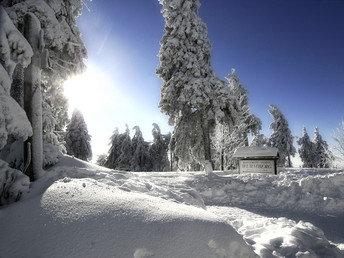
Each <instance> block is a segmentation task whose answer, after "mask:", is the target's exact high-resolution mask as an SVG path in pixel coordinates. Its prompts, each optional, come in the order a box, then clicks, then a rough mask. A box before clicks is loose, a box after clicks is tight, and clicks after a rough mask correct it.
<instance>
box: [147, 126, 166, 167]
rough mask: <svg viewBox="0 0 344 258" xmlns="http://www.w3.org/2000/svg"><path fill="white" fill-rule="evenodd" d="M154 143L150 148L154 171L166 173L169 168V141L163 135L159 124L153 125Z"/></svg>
mask: <svg viewBox="0 0 344 258" xmlns="http://www.w3.org/2000/svg"><path fill="white" fill-rule="evenodd" d="M152 134H153V143H152V145H151V146H150V148H149V153H150V157H151V161H152V165H153V166H152V170H153V171H166V170H168V168H169V161H168V155H167V152H168V144H169V142H168V140H167V139H165V138H166V136H164V135H162V134H161V131H160V127H159V125H158V124H156V123H153V130H152Z"/></svg>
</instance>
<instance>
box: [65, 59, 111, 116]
mask: <svg viewBox="0 0 344 258" xmlns="http://www.w3.org/2000/svg"><path fill="white" fill-rule="evenodd" d="M112 84H113V83H112V81H111V79H110V78H109V77H108V76H107V75H106V74H104V73H102V72H101V71H99V70H97V69H96V68H95V67H93V66H88V67H87V69H86V70H85V71H84V72H83V73H82V74H78V75H74V76H72V77H70V78H69V79H68V80H66V81H65V83H64V95H65V96H66V97H67V99H68V104H69V111H70V112H72V111H73V110H74V109H79V110H80V111H81V112H83V113H88V112H90V111H91V110H94V109H95V107H99V106H101V105H102V104H104V102H106V101H107V99H109V93H108V91H109V87H111V85H112Z"/></svg>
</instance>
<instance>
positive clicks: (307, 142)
mask: <svg viewBox="0 0 344 258" xmlns="http://www.w3.org/2000/svg"><path fill="white" fill-rule="evenodd" d="M297 144H299V145H300V147H299V149H298V152H299V155H300V158H301V161H302V167H304V168H311V167H313V166H314V164H313V163H314V162H313V161H314V158H315V157H314V151H315V150H314V147H315V146H314V144H313V143H312V141H311V139H310V138H309V135H308V133H307V130H306V127H303V129H302V137H301V138H299V139H298V140H297Z"/></svg>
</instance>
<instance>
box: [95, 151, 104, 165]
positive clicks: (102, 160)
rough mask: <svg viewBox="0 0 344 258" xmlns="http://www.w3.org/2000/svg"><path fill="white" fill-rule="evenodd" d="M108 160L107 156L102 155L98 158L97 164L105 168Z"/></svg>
mask: <svg viewBox="0 0 344 258" xmlns="http://www.w3.org/2000/svg"><path fill="white" fill-rule="evenodd" d="M106 160H107V155H106V154H100V155H98V157H97V161H96V163H97V165H99V166H105V163H106Z"/></svg>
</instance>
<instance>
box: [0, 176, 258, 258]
mask: <svg viewBox="0 0 344 258" xmlns="http://www.w3.org/2000/svg"><path fill="white" fill-rule="evenodd" d="M42 182H43V181H41V184H42ZM37 184H40V183H39V182H37V183H36V185H35V187H38V185H37ZM24 211H25V212H24ZM0 228H1V234H0V250H1V255H3V256H4V257H26V256H27V255H28V254H30V256H31V257H121V258H125V257H255V256H256V255H255V254H254V252H253V251H252V249H251V248H250V247H249V246H247V244H246V243H245V242H244V240H243V239H242V237H241V236H240V235H239V234H238V233H237V232H236V231H235V230H234V229H233V228H232V227H231V226H230V225H229V224H227V223H226V222H224V221H223V220H222V219H219V217H217V216H215V215H214V214H213V213H211V212H208V211H206V210H204V209H200V208H197V207H193V206H190V205H184V204H177V203H174V202H171V201H168V200H162V199H161V198H158V197H153V196H148V195H145V194H142V193H133V192H127V191H123V190H118V189H116V188H114V187H110V186H109V185H107V184H104V183H100V182H99V181H97V180H95V179H91V178H82V179H73V178H69V177H66V178H63V179H60V180H58V181H56V182H55V183H53V184H52V185H51V186H50V187H48V188H47V189H46V190H45V191H44V193H43V194H42V195H36V197H35V198H30V199H26V200H23V201H21V202H20V203H16V204H14V205H11V206H9V207H6V208H5V209H2V210H0ZM18 243H20V245H18Z"/></svg>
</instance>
